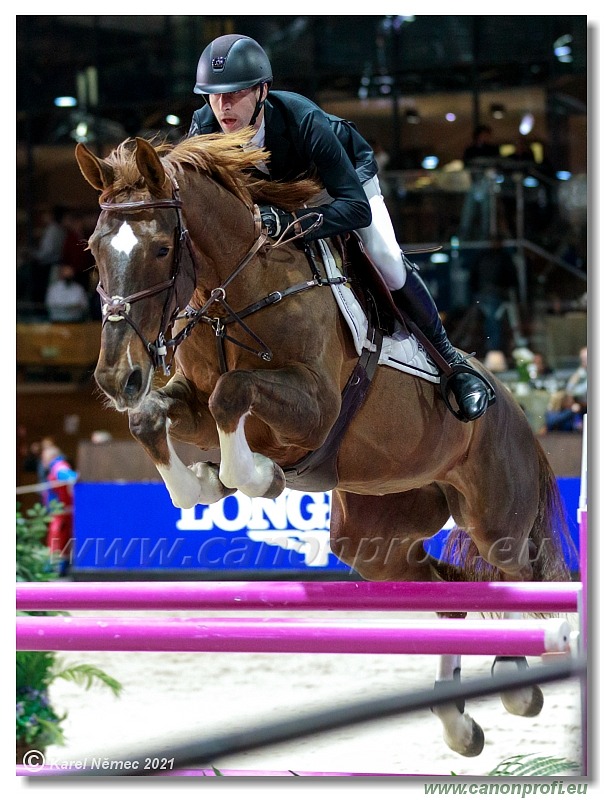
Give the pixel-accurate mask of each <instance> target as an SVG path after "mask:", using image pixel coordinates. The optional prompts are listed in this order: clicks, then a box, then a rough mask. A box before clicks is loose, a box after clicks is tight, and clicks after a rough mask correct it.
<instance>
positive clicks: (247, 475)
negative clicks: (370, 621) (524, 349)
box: [75, 131, 569, 756]
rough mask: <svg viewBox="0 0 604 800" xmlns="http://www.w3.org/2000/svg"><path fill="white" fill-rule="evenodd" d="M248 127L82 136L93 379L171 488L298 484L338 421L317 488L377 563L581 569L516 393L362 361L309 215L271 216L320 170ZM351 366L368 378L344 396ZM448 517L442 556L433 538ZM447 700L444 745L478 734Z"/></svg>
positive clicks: (520, 704) (535, 573)
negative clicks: (258, 139) (287, 227)
mask: <svg viewBox="0 0 604 800" xmlns="http://www.w3.org/2000/svg"><path fill="white" fill-rule="evenodd" d="M248 141H249V131H242V132H240V133H233V134H215V135H207V136H201V137H190V138H188V139H184V140H183V141H181V142H179V143H176V144H169V143H166V142H154V141H153V140H152V141H148V140H145V139H142V138H138V137H136V138H134V139H127V140H125V141H124V142H122V143H121V144H120V145H118V146H117V147H116V148H115V149H114V150H113V151H112V152H110V153H109V155H107V156H106V157H104V158H101V157H99V156H97V155H95V154H94V153H92V152H91V151H90V150H89V149H88V148H87V147H86V146H85V145H84V144H81V143H80V144H78V145H77V146H76V153H75V155H76V159H77V162H78V165H79V167H80V170H81V172H82V174H83V176H84V178H85V179H86V180H87V181H88V183H89V184H90V185H91V186H92V187H94V188H95V189H96V190H97V191H98V192H99V193H100V194H99V203H100V208H101V211H100V214H99V217H98V221H97V225H96V228H95V230H94V232H93V234H92V236H91V237H90V240H89V248H90V250H91V251H92V254H93V255H94V258H95V261H96V265H97V269H98V276H99V285H98V291H99V293H100V295H101V298H102V303H103V324H102V333H101V345H100V353H99V358H98V363H97V366H96V370H95V379H96V382H97V384H98V386H99V387H100V389H101V390H102V392H104V393H105V395H106V396H107V398H109V401H108V402H110V403H112V404H113V406H114V407H115V409H117V410H118V411H120V412H126V413H127V414H128V418H129V427H130V431H131V433H132V435H133V436H134V438H135V439H136V440H138V442H139V443H140V444H141V445H142V447H143V448H144V450H145V451H146V452H147V453H148V455H149V456H150V457H151V459H152V460H153V462H154V464H155V466H156V467H157V470H158V472H159V474H160V476H161V477H162V479H163V480H164V482H165V485H166V487H167V490H168V492H169V494H170V497H171V499H172V502H173V504H174V505H175V506H176V507H180V508H191V507H193V506H195V505H196V504H211V503H214V502H217V501H219V500H221V499H222V498H224V497H226V496H228V495H230V494H232V493H234V492H235V491H237V490H238V491H240V492H243V493H244V494H246V495H248V496H249V497H265V498H274V497H276V496H278V495H279V494H280V493H281V492H282V491H283V489H284V488H285V487H286V486H290V487H293V488H297V484H296V480H295V479H296V477H299V472H298V471H296V469H295V467H296V465H298V464H300V463H302V462H304V460H305V459H307V458H309V457H310V458H311V459H312V456H313V454H314V453H317V452H320V451H321V450H322V448H324V446H325V443H326V442H328V441H329V439H330V436H333V431H334V430H338V431H339V433H338V437H336V439H337V441H336V447H335V451H334V452H332V456H331V468H330V469H328V470H326V471H325V475H324V474H323V473H321V471H320V470H319V473H318V477H316V478H315V483H314V488H315V489H316V490H317V491H319V490H329V489H332V490H333V491H332V511H331V520H330V546H331V550H332V552H333V553H334V554H335V555H336V556H337V557H338V558H339V559H341V560H342V561H343V562H344V563H346V564H347V565H350V567H351V568H353V569H354V570H356V572H357V573H358V574H359V575H360V576H362V578H363V579H365V580H369V581H432V580H465V581H479V580H504V581H530V580H539V581H557V580H568V578H569V576H568V572H567V569H566V566H565V562H564V556H563V546H564V539H565V536H566V534H565V532H564V523H563V518H564V513H563V510H562V505H561V499H560V496H559V492H558V487H557V483H556V479H555V476H554V474H553V472H552V469H551V468H550V465H549V464H548V461H547V458H546V456H545V454H544V452H543V450H542V448H541V447H540V445H539V442H538V441H537V439H536V437H535V435H534V434H533V431H532V429H531V427H530V425H529V423H528V421H527V418H526V416H525V414H524V412H523V411H522V409H521V408H520V407H519V405H518V404H517V402H516V401H515V399H514V398H513V396H512V394H511V393H510V392H509V391H508V389H506V388H505V386H504V385H503V384H501V383H500V382H499V381H498V380H497V379H496V377H495V376H494V375H490V374H488V373H487V372H486V371H485V370H484V368H483V367H482V365H481V364H480V363H479V362H478V361H477V360H475V359H472V360H471V361H470V362H469V363H471V364H472V367H473V368H474V369H476V370H477V371H479V372H480V373H481V374H482V375H484V376H485V377H486V378H487V379H488V380H489V381H490V383H491V385H492V386H493V387H494V390H495V392H496V398H497V401H496V402H495V404H494V405H492V406H491V407H490V408H489V409H488V410H487V412H486V413H485V414H484V415H483V416H482V417H480V418H479V419H477V420H475V421H474V422H470V423H464V422H463V421H461V420H460V419H459V418H457V417H456V415H455V414H452V413H450V409H449V408H447V403H446V402H443V395H442V393H441V392H440V391H439V386H438V385H436V384H435V383H434V382H430V381H427V380H424V379H422V378H420V377H418V376H416V375H413V374H408V373H404V372H401V371H399V370H396V369H392V368H391V367H389V366H385V365H383V364H377V365H376V364H375V362H373V366H372V367H371V370H369V368H368V367H367V364H368V363H369V362H368V361H366V362H364V363H363V364H362V365H361V367H359V354H358V351H357V349H356V348H355V346H354V344H353V340H352V336H351V331H350V327H349V326H348V325H347V324H346V323H345V322H344V321H343V319H342V314H341V313H340V311H339V309H338V306H337V303H336V302H335V301H334V295H333V292H332V290H331V289H330V288H329V286H330V284H332V283H333V281H335V280H336V279H335V278H334V279H328V278H326V276H325V274H324V272H322V267H320V266H317V264H316V263H315V261H314V260H313V258H311V257H309V251H310V250H311V248H309V246H308V244H305V243H304V241H303V240H302V241H301V239H303V237H302V236H301V232H300V231H299V230H297V231H295V230H292V231H289V233H288V236H289V235H290V234H291V238H286V237H284V236H281V237H280V238H279V239H278V240H274V239H273V240H271V239H269V238H268V237H267V235H266V233H265V232H264V231H263V230H262V226H261V222H260V216H259V212H258V204H260V203H271V204H274V205H277V206H279V207H281V208H283V209H285V210H288V211H293V210H294V209H300V208H301V207H302V206H304V205H305V204H306V205H307V207H308V203H309V202H311V200H312V197H313V196H315V195H316V192H317V190H318V188H319V185H318V184H317V182H316V181H314V180H313V179H312V178H309V179H305V180H299V181H293V182H289V183H287V182H284V183H278V182H271V181H269V180H264V179H263V178H262V177H260V175H262V173H261V172H259V165H260V166H261V165H262V163H263V162H266V159H267V157H268V156H269V154H267V153H266V152H264V151H263V150H258V149H250V148H249V147H247V146H246V145H247V143H248ZM313 213H314V217H313ZM309 216H310V217H312V219H309V220H308V224H309V225H310V226H311V227H313V226H315V225H318V224H320V216H319V215H318V214H316V213H315V212H309ZM332 244H333V243H332ZM371 349H372V348H371V347H369V350H371ZM373 349H375V346H374V348H373ZM160 367H162V368H163V370H164V374H165V375H169V374H170V372H171V369H172V368H174V373H173V374H172V375H171V376H170V378H169V380H164V381H163V382H162V381H161V380H158V379H157V375H156V374H157V372H158V371H159V368H160ZM369 371H371V372H372V376H371V380H369V377H368V374H367V373H368V372H369ZM355 383H356V384H360V385H361V386H362V388H363V392H362V394H361V395H360V399H357V400H356V401H355V402H354V403H353V404H352V408H351V407H350V404H348V406H349V407H348V408H347V409H346V413H343V412H344V408H343V406H344V405H345V401H344V400H343V398H344V396H345V390H346V388H347V386H349V385H351V384H355ZM343 416H344V417H345V423H344V424H343V423H341V420H342V418H343ZM174 441H180V442H185V443H189V444H194V445H196V446H197V447H199V449H200V460H199V462H197V463H194V464H191V465H188V466H187V465H185V464H184V463H183V462H182V461H181V460H180V459H179V457H178V455H177V453H176V451H175V448H174ZM334 453H335V454H334ZM215 454H218V457H217V460H212V456H213V455H214V456H215ZM328 461H329V459H328ZM311 484H312V481H311ZM307 485H309V484H307ZM450 517H452V518H453V520H454V522H455V525H456V527H455V529H454V530H453V532H452V535H451V539H450V541H451V542H452V544H451V548H450V549H451V552H450V553H449V554H448V557H447V559H446V562H447V563H445V560H436V559H434V558H432V557H430V556H429V555H427V552H426V550H425V549H424V547H423V543H424V542H425V541H426V540H427V539H429V538H430V537H432V536H433V535H434V534H435V533H437V532H438V531H440V530H441V529H442V528H443V526H444V525H445V524H446V523H447V520H448V519H449V518H450ZM520 661H524V663H526V662H525V660H524V659H521V660H520ZM495 666H497V663H496V665H495ZM501 666H505V664H502V665H501ZM459 668H460V663H459V658H458V657H454V658H452V657H444V658H443V660H442V662H441V665H440V668H439V672H438V679H439V680H455V679H459ZM502 699H504V705H506V707H507V708H508V710H510V711H512V713H516V714H521V715H525V716H528V715H534V714H536V713H539V710H540V708H541V705H542V703H543V696H542V694H541V691H540V689H539V687H533V689H532V691H531V690H528V693H527V691H525V692H517V693H512V694H511V695H508V696H507V698H502ZM434 711H435V713H436V714H437V715H438V716H439V717H440V718H441V721H442V723H443V726H444V738H445V741H446V742H447V744H448V745H449V747H451V748H452V749H453V750H455V751H456V752H458V753H462V754H464V755H468V756H472V755H477V754H478V753H479V752H480V751H481V750H482V747H483V743H484V734H483V733H482V729H481V728H480V727H479V726H478V725H477V723H476V722H475V721H474V720H473V719H472V718H471V717H470V716H469V715H468V714H467V713H464V709H463V707H457V706H452V707H446V708H438V709H435V710H434Z"/></svg>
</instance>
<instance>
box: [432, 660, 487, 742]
mask: <svg viewBox="0 0 604 800" xmlns="http://www.w3.org/2000/svg"><path fill="white" fill-rule="evenodd" d="M460 670H461V656H455V655H444V656H440V659H439V662H438V668H437V670H436V680H437V681H440V682H443V681H446V682H449V681H454V680H457V678H458V676H459V674H460V673H459V671H460ZM432 713H433V714H434V715H435V716H436V717H438V719H439V720H440V721H441V723H442V726H443V739H444V741H445V743H446V745H447V746H448V747H450V748H451V750H453V751H454V752H455V753H461V754H462V755H468V756H470V755H472V756H474V755H478V753H480V751H481V750H482V748H483V745H484V741H483V734H482V730H481V729H480V728H479V726H478V725H477V724H476V722H474V720H473V719H472V717H471V716H470V715H469V714H467V713H462V712H461V711H460V710H459V709H458V708H457V706H456V705H455V704H454V703H451V704H450V705H446V706H435V707H434V708H433V709H432Z"/></svg>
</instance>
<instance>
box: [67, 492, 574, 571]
mask: <svg viewBox="0 0 604 800" xmlns="http://www.w3.org/2000/svg"><path fill="white" fill-rule="evenodd" d="M558 481H559V485H560V489H561V491H562V495H563V499H564V503H565V507H566V509H567V516H568V522H569V526H570V528H571V533H572V536H573V540H574V542H575V546H576V548H577V551H578V526H577V522H576V509H577V505H578V499H579V484H580V481H579V479H578V478H559V479H558ZM74 490H75V497H74V507H75V525H74V546H73V571H74V573H77V572H78V571H86V572H90V571H94V572H99V573H100V572H103V573H107V574H109V575H110V574H111V573H112V572H114V573H117V572H120V573H121V572H124V571H125V572H132V573H136V572H144V573H148V572H157V573H158V575H162V574H165V575H167V574H168V573H170V572H174V573H179V572H193V573H195V572H198V571H199V572H200V576H201V573H206V574H205V575H204V577H208V575H207V573H212V577H216V578H217V579H220V577H221V574H229V575H233V574H235V575H237V574H241V576H243V575H244V574H245V573H249V574H258V575H261V574H264V573H279V574H280V575H284V576H287V574H288V573H289V574H292V575H294V574H296V575H298V574H299V573H308V575H309V576H311V575H313V576H320V575H321V574H325V573H333V572H336V573H338V572H339V573H342V577H344V573H350V572H351V570H350V567H348V566H347V565H346V564H343V563H342V562H341V561H339V560H338V559H337V558H336V557H335V556H334V555H333V554H332V553H331V551H330V548H329V517H330V508H331V502H330V493H329V492H318V493H308V492H297V491H292V490H289V489H286V490H285V491H284V492H283V494H282V495H281V496H280V497H278V498H277V499H276V500H264V499H262V498H254V499H251V498H249V497H247V496H245V495H243V494H241V493H240V492H237V493H236V494H234V495H232V496H230V497H227V498H225V499H224V500H222V501H220V502H218V503H214V504H213V505H211V506H204V505H199V506H196V507H195V508H193V509H187V510H182V509H177V508H174V506H173V505H172V502H171V500H170V497H169V495H168V493H167V491H166V489H165V487H164V485H163V484H160V483H127V484H121V483H76V485H75V487H74ZM451 526H452V523H451ZM447 533H448V529H444V530H443V531H441V532H440V533H439V534H437V535H436V536H434V537H433V538H432V539H431V540H429V542H428V543H427V548H426V549H427V550H428V552H429V553H430V554H431V555H433V556H435V557H438V556H439V554H440V551H441V548H442V544H443V541H444V539H445V538H446V535H447ZM567 563H568V564H569V566H570V567H571V569H573V570H576V569H578V559H577V556H576V554H575V553H568V554H567ZM268 577H270V576H268Z"/></svg>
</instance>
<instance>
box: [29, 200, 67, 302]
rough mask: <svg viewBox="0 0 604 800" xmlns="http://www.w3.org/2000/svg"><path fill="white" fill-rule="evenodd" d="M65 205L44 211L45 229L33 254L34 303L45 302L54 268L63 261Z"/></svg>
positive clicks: (32, 294) (32, 287) (31, 290)
mask: <svg viewBox="0 0 604 800" xmlns="http://www.w3.org/2000/svg"><path fill="white" fill-rule="evenodd" d="M66 214H67V208H65V206H60V205H57V206H54V208H53V209H52V210H47V211H45V212H44V222H45V225H44V229H43V231H42V235H41V236H40V241H39V243H38V247H37V249H36V250H35V251H34V253H33V254H32V256H33V263H32V274H31V288H30V296H31V299H32V301H33V302H34V303H43V302H44V298H45V296H46V290H47V288H48V284H49V281H50V275H51V270H52V268H53V267H54V266H55V265H56V264H59V263H60V262H61V259H62V255H63V245H64V243H65V238H66V236H67V229H66V227H65V215H66Z"/></svg>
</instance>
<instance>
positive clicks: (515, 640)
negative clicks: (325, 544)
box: [17, 616, 570, 656]
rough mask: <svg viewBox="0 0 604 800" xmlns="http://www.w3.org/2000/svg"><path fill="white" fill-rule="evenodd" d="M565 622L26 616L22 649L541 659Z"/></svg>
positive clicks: (20, 621) (558, 640)
mask: <svg viewBox="0 0 604 800" xmlns="http://www.w3.org/2000/svg"><path fill="white" fill-rule="evenodd" d="M569 637H570V628H569V625H568V623H567V622H566V621H565V620H560V619H558V620H545V621H543V620H539V621H536V620H487V621H484V620H454V619H453V620H452V619H445V620H434V621H426V620H421V621H407V620H404V621H401V620H392V621H388V622H384V621H381V620H368V621H366V622H365V621H363V622H359V621H348V620H322V619H249V618H248V619H235V618H226V619H218V618H214V619H183V618H176V619H169V618H163V619H145V618H120V617H107V618H102V617H79V618H78V617H60V616H59V617H28V616H23V617H18V618H17V649H18V650H110V651H120V652H126V651H128V652H131V651H149V652H246V653H363V654H378V653H379V654H388V653H391V654H406V655H411V654H423V655H442V654H444V653H455V654H457V653H462V654H467V655H496V656H521V655H525V656H540V655H542V654H543V653H546V652H552V651H553V652H561V651H566V650H568V648H569Z"/></svg>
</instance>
